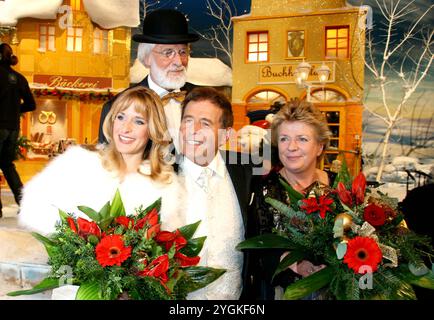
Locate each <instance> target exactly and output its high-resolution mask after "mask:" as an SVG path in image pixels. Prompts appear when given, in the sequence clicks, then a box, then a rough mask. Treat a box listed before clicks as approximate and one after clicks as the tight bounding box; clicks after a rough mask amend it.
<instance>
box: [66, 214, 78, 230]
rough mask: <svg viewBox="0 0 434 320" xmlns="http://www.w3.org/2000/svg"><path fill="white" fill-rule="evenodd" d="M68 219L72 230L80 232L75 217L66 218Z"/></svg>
mask: <svg viewBox="0 0 434 320" xmlns="http://www.w3.org/2000/svg"><path fill="white" fill-rule="evenodd" d="M66 221H68V224H69V227H70V228H71V230H72V231H74V233H78V232H77V227H76V226H75V221H74V219H72V218H71V217H68V218H66Z"/></svg>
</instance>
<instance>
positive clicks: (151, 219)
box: [134, 208, 158, 230]
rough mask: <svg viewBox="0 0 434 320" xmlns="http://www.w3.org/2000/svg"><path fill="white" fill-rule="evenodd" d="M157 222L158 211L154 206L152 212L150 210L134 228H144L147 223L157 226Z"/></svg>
mask: <svg viewBox="0 0 434 320" xmlns="http://www.w3.org/2000/svg"><path fill="white" fill-rule="evenodd" d="M157 223H158V211H157V209H155V208H154V209H152V210H151V211H150V212H148V213H147V214H146V216H145V217H143V218H142V219H140V220H139V221H137V223H136V226H135V227H134V229H135V230H139V229H142V228H143V227H144V226H145V225H146V224H148V226H150V227H152V226H155V225H156V224H157Z"/></svg>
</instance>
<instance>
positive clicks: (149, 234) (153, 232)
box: [146, 224, 161, 240]
mask: <svg viewBox="0 0 434 320" xmlns="http://www.w3.org/2000/svg"><path fill="white" fill-rule="evenodd" d="M160 227H161V224H156V225H154V226H152V227H150V228H149V229H148V231H147V232H146V239H148V240H149V239H151V238H152V237H154V236H155V235H156V234H158V233H159V232H160Z"/></svg>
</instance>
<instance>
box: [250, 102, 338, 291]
mask: <svg viewBox="0 0 434 320" xmlns="http://www.w3.org/2000/svg"><path fill="white" fill-rule="evenodd" d="M330 136H331V133H330V131H329V129H328V125H327V122H326V120H325V118H324V116H323V115H322V113H321V112H320V110H319V109H318V108H316V107H315V106H313V105H312V104H311V103H308V102H305V101H300V100H291V101H290V102H288V103H287V104H286V105H284V106H283V107H282V108H281V109H280V111H279V112H278V113H277V114H276V115H275V117H274V119H273V123H272V127H271V143H272V145H273V146H274V147H276V148H277V151H278V160H279V165H277V166H276V167H275V168H273V170H272V171H271V172H270V173H269V174H268V175H267V176H263V177H260V178H259V179H258V181H256V183H255V192H254V195H255V196H254V198H253V201H252V203H251V206H250V219H249V225H248V236H247V237H253V236H256V235H261V234H264V233H272V232H273V230H283V229H282V228H283V222H284V219H285V217H284V216H283V215H282V214H280V213H279V212H278V211H277V210H275V209H273V208H272V207H271V206H270V205H269V204H268V203H266V202H265V198H266V197H270V198H274V199H277V200H280V201H282V202H286V203H288V204H289V198H288V196H287V193H286V190H285V188H284V187H283V186H282V185H281V184H280V182H279V180H280V179H282V180H284V181H286V182H287V183H288V184H289V185H290V186H291V187H292V188H293V189H295V190H297V191H298V192H300V193H303V194H306V193H308V192H309V190H310V189H311V188H312V186H313V185H315V184H319V185H320V186H321V187H324V188H327V186H328V185H331V184H332V181H331V177H329V175H328V173H326V172H325V171H323V170H320V169H318V164H319V162H320V160H321V159H322V157H323V156H324V153H325V150H326V148H327V146H328V144H329V140H330ZM283 254H285V253H284V250H278V249H276V250H269V251H265V252H262V251H259V250H256V251H255V252H254V253H252V254H251V258H250V266H249V267H248V269H249V275H250V277H249V278H250V279H253V282H252V283H251V284H250V285H251V286H252V287H248V288H245V290H248V291H249V292H248V294H250V297H251V298H254V299H259V300H274V299H276V300H278V299H280V298H281V295H282V288H285V287H286V286H287V285H289V284H290V283H292V282H293V281H295V280H296V279H297V278H302V277H306V276H309V275H310V274H311V273H313V272H316V271H319V270H320V269H322V268H323V267H324V265H315V264H313V263H312V262H310V261H307V260H303V261H299V262H297V263H294V264H293V265H292V266H290V269H288V270H287V271H286V272H283V273H281V274H280V275H279V276H277V277H275V278H274V279H273V273H274V271H275V270H276V268H277V265H278V264H279V261H280V259H281V258H282V255H283Z"/></svg>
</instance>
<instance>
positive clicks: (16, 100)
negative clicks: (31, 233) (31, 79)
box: [0, 43, 36, 217]
mask: <svg viewBox="0 0 434 320" xmlns="http://www.w3.org/2000/svg"><path fill="white" fill-rule="evenodd" d="M17 63H18V58H17V57H16V56H15V55H14V54H13V51H12V48H11V47H10V46H9V45H8V44H7V43H2V44H0V169H1V170H2V172H3V175H4V176H5V178H6V181H7V183H8V185H9V187H10V188H11V190H12V192H13V194H14V198H15V201H16V203H17V204H19V203H20V200H21V189H22V186H23V184H22V182H21V179H20V176H19V175H18V172H17V170H16V168H15V165H14V163H13V161H14V160H15V148H16V144H17V140H18V136H19V133H20V114H21V113H23V112H27V111H33V110H35V109H36V103H35V99H34V98H33V96H32V92H31V91H30V88H29V84H28V82H27V80H26V78H25V77H24V76H23V75H21V74H20V73H18V72H17V71H15V70H14V69H12V66H14V65H16V64H17ZM1 216H2V204H1V200H0V217H1Z"/></svg>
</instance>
